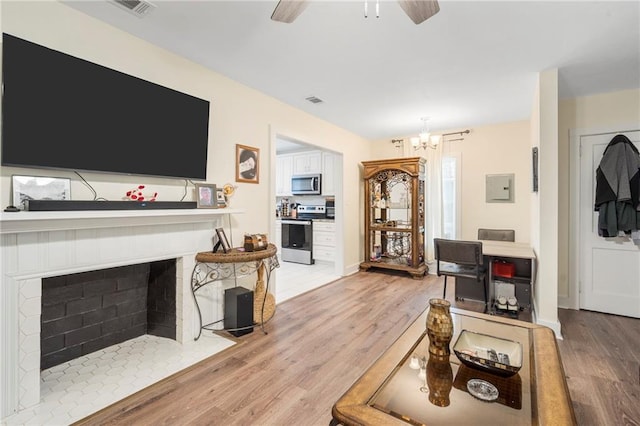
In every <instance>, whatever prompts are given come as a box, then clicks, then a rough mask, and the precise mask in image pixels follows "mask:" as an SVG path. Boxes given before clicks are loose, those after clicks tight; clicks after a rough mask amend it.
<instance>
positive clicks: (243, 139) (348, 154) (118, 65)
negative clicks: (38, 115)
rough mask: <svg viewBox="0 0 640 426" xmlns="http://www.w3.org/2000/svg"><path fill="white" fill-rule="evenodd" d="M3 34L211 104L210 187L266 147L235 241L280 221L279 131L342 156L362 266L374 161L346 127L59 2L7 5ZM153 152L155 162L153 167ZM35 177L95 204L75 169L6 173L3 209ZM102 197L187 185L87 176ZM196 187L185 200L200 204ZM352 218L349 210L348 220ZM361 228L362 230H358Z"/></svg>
mask: <svg viewBox="0 0 640 426" xmlns="http://www.w3.org/2000/svg"><path fill="white" fill-rule="evenodd" d="M0 7H1V8H2V9H1V10H2V15H1V16H2V29H3V30H4V31H6V32H8V33H11V34H13V35H15V36H18V37H22V38H25V39H28V40H30V41H33V42H35V43H38V44H42V45H45V46H47V47H50V48H53V49H56V50H60V51H63V52H65V53H69V54H71V55H74V56H78V57H80V58H83V59H87V60H89V61H92V62H96V63H98V64H101V65H105V66H108V67H110V68H114V69H117V70H119V71H122V72H125V73H128V74H131V75H134V76H137V77H140V78H143V79H146V80H149V81H152V82H154V83H158V84H161V85H164V86H167V87H170V88H173V89H176V90H179V91H182V92H186V93H188V94H192V95H194V96H198V97H200V98H203V99H207V100H209V101H210V102H211V118H210V123H209V158H208V175H207V181H208V182H212V183H218V184H223V183H226V182H233V181H234V179H235V166H234V161H235V144H237V143H239V144H245V145H250V146H254V147H258V148H260V152H261V156H260V160H261V166H260V183H259V184H258V185H256V184H246V183H239V184H237V185H238V189H237V191H236V193H235V195H234V196H233V198H232V200H231V206H232V207H234V208H241V209H245V210H246V213H245V214H240V215H235V216H234V217H233V220H232V225H233V229H234V231H233V240H234V242H236V244H237V242H239V241H240V238H241V234H242V233H243V232H268V230H269V229H270V226H271V224H272V222H273V216H274V215H273V213H272V212H273V210H272V208H271V207H272V205H273V203H274V202H275V201H274V200H275V198H274V197H272V196H271V195H272V194H273V193H274V190H273V188H272V187H274V185H275V184H274V182H273V181H272V178H271V177H272V173H271V169H272V167H271V160H272V153H273V152H274V149H275V148H273V147H272V146H271V144H272V139H273V133H274V132H277V133H278V134H280V135H286V136H289V137H293V138H295V139H298V140H301V141H305V142H309V143H313V144H316V145H319V146H323V147H325V148H327V149H330V150H333V151H335V152H338V153H341V154H342V155H343V164H344V170H343V175H344V179H343V182H342V187H343V195H344V200H345V208H344V210H343V217H342V220H348V221H349V223H350V226H345V227H344V235H343V237H344V247H345V248H344V253H345V259H344V264H345V266H349V265H357V263H358V262H359V261H360V257H361V256H360V245H361V244H360V241H361V238H360V237H361V233H360V228H361V226H360V221H361V219H359V218H361V217H362V215H361V214H358V215H355V214H354V213H353V212H354V211H359V209H360V203H359V202H358V200H359V198H360V192H361V191H360V184H359V183H360V174H359V167H358V164H359V162H360V161H361V160H363V159H367V157H368V156H369V143H368V142H367V141H366V140H364V139H362V138H360V137H358V136H356V135H354V134H352V133H350V132H347V131H345V130H343V129H341V128H338V127H336V126H334V125H331V124H329V123H327V122H324V121H322V120H319V119H317V118H315V117H313V116H311V115H309V114H306V113H304V112H302V111H300V110H297V109H295V108H292V107H290V106H287V105H285V104H283V103H281V102H279V101H277V100H275V99H273V98H270V97H268V96H266V95H264V94H261V93H259V92H257V91H255V90H253V89H250V88H248V87H246V86H243V85H241V84H238V83H236V82H234V81H232V80H230V79H228V78H226V77H223V76H221V75H219V74H217V73H214V72H211V71H210V70H207V69H205V68H204V67H202V66H200V65H197V64H195V63H193V62H191V61H189V60H187V59H184V58H182V57H180V56H177V55H175V54H173V53H170V52H168V51H166V50H163V49H161V48H159V47H156V46H154V45H152V44H149V43H147V42H145V41H142V40H141V39H138V38H136V37H133V36H131V35H129V34H127V33H125V32H122V31H120V30H117V29H115V28H113V27H111V26H109V25H107V24H105V23H102V22H100V21H98V20H95V19H93V18H91V17H88V16H87V15H85V14H83V13H81V12H78V11H76V10H75V9H72V8H69V7H68V6H65V5H64V4H62V3H59V2H2V3H1V6H0ZM151 156H152V153H150V158H149V161H151ZM15 173H21V174H29V175H44V176H59V177H70V178H72V189H71V191H72V197H73V198H74V199H79V200H83V199H91V198H92V195H91V193H90V191H89V190H88V189H87V188H86V187H85V186H84V185H82V184H81V182H80V181H79V179H78V178H77V176H75V175H74V174H73V173H70V172H68V171H58V170H54V171H51V170H37V169H17V168H8V167H3V168H2V177H1V182H0V188H1V203H2V205H3V206H6V205H8V204H9V202H10V195H9V192H10V187H11V184H10V177H11V175H12V174H15ZM83 176H84V177H85V178H86V179H87V180H88V181H89V182H90V183H91V184H92V185H93V186H94V187H95V189H96V190H97V192H98V195H99V196H100V197H105V198H107V199H110V200H118V199H121V197H122V196H123V195H124V193H125V192H126V190H127V189H130V188H131V186H132V185H138V184H146V185H147V186H148V187H149V189H150V190H153V191H157V192H159V200H167V201H175V200H179V199H180V198H181V197H182V194H183V191H184V181H182V180H175V179H160V178H149V177H140V176H123V175H111V174H98V173H88V172H87V173H83ZM193 199H194V198H193V188H192V187H190V188H189V192H188V195H187V198H186V200H193ZM345 212H349V215H348V216H347V215H346V214H345ZM354 222H357V225H358V226H353V225H352V224H354Z"/></svg>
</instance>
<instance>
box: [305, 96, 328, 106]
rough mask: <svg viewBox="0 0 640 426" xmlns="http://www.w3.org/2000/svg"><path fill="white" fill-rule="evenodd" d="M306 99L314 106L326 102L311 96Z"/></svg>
mask: <svg viewBox="0 0 640 426" xmlns="http://www.w3.org/2000/svg"><path fill="white" fill-rule="evenodd" d="M305 99H306V100H308V101H309V102H311V103H312V104H321V103H322V102H324V101H323V100H322V99H320V98H316V97H315V96H309V97H308V98H305Z"/></svg>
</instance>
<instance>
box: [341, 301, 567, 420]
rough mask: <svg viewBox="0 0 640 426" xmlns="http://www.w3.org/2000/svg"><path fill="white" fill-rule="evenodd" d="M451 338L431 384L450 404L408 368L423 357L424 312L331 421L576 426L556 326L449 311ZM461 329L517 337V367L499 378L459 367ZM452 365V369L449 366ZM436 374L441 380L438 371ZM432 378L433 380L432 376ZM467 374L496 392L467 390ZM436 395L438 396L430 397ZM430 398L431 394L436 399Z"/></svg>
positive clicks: (425, 345) (363, 378) (343, 401)
mask: <svg viewBox="0 0 640 426" xmlns="http://www.w3.org/2000/svg"><path fill="white" fill-rule="evenodd" d="M451 313H452V317H453V321H454V336H453V339H452V340H451V348H452V351H451V356H450V358H449V365H447V363H446V360H445V364H444V365H445V367H446V368H445V370H444V374H443V373H442V371H443V370H442V369H441V370H440V373H437V372H434V371H433V370H430V373H429V374H431V376H430V378H429V382H430V383H429V385H434V382H436V383H438V384H437V386H440V387H441V389H440V390H441V391H444V392H445V399H446V400H447V402H446V404H447V406H441V405H443V404H444V403H443V402H442V401H439V402H438V405H436V403H434V402H431V401H430V399H429V391H432V392H433V391H434V390H435V389H434V388H433V386H432V387H431V389H429V388H428V386H427V383H426V382H427V381H428V380H426V379H424V378H420V377H418V374H417V373H418V371H419V370H414V369H412V368H410V366H409V364H410V359H411V357H412V355H417V356H418V357H423V356H424V357H426V358H428V356H429V354H428V345H429V338H428V337H427V335H426V330H425V324H426V316H427V311H425V312H424V313H423V314H422V315H421V316H420V317H419V318H418V319H417V320H416V321H415V322H414V323H413V324H412V325H411V326H409V328H408V329H407V330H406V331H405V332H404V333H403V334H402V335H401V336H400V337H399V338H398V339H397V340H396V342H395V343H394V344H393V345H392V346H391V347H390V348H389V349H388V350H387V351H386V352H385V353H384V354H383V355H382V356H381V357H380V358H378V360H377V361H376V362H375V363H374V364H373V365H372V366H371V367H370V368H369V369H368V370H367V371H366V372H365V373H364V374H363V375H362V376H361V377H360V378H359V379H358V380H357V381H356V382H355V383H354V384H353V386H352V387H351V388H350V389H349V390H348V391H347V392H346V393H345V394H344V395H343V396H342V397H341V398H340V399H339V400H338V401H337V402H336V404H335V405H334V406H333V410H332V415H333V421H332V423H334V424H344V425H407V424H411V425H422V424H428V425H440V424H444V425H447V424H448V425H460V424H483V425H484V424H509V425H574V424H576V419H575V415H574V412H573V406H572V404H571V398H570V396H569V391H568V389H567V384H566V381H565V376H564V371H563V368H562V361H561V360H560V355H559V352H558V347H557V345H556V340H555V335H554V334H553V331H552V330H551V329H549V328H547V327H543V326H538V325H535V324H531V323H527V322H522V321H516V320H512V319H508V318H502V317H495V316H491V315H486V314H481V313H476V312H470V311H463V310H460V309H454V308H452V309H451ZM462 330H469V331H472V332H476V333H482V334H487V335H490V336H495V337H498V338H502V339H508V340H511V341H515V342H520V343H521V344H522V348H523V362H522V368H521V369H520V371H519V372H518V373H517V374H516V375H514V376H511V377H508V378H504V377H500V376H496V375H494V374H491V373H487V372H484V371H481V370H477V369H474V368H469V367H468V366H466V365H463V364H461V362H460V361H459V360H458V358H457V357H456V355H455V354H454V353H453V346H454V343H455V342H456V339H457V338H458V335H459V334H460V332H461V331H462ZM449 367H450V368H449ZM437 374H440V378H439V379H438V378H437V377H435V376H434V375H436V376H437ZM434 377H435V378H434ZM472 378H478V379H482V380H486V381H488V382H490V383H492V384H494V385H495V386H496V387H497V388H498V390H499V397H498V399H497V400H495V401H493V402H485V401H482V400H480V399H478V398H476V397H474V396H472V395H471V394H470V393H469V392H468V390H467V387H466V384H467V381H468V380H470V379H472ZM434 395H435V394H434ZM434 399H435V398H434Z"/></svg>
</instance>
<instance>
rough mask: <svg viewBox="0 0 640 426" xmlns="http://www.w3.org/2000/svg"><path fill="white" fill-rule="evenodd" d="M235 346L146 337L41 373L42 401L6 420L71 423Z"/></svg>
mask: <svg viewBox="0 0 640 426" xmlns="http://www.w3.org/2000/svg"><path fill="white" fill-rule="evenodd" d="M233 344H234V342H233V341H231V340H229V339H225V338H224V337H221V336H218V335H216V334H211V333H210V332H205V333H203V334H202V336H201V337H200V339H199V340H198V341H195V342H194V341H190V342H187V343H184V344H180V343H178V342H176V341H175V340H171V339H166V338H162V337H156V336H151V335H144V336H140V337H136V338H135V339H131V340H127V341H126V342H123V343H120V344H118V345H113V346H110V347H108V348H105V349H102V350H99V351H96V352H93V353H91V354H89V355H86V356H83V357H80V358H76V359H74V360H72V361H69V362H65V363H64V364H60V365H56V366H54V367H51V368H49V369H47V370H44V371H42V373H41V374H40V379H41V384H40V397H41V398H40V403H39V404H38V405H36V406H34V407H31V408H28V409H25V410H23V411H21V412H19V413H17V414H15V415H12V416H9V417H7V418H6V419H4V422H3V424H6V425H8V426H11V425H45V424H46V425H68V424H70V423H73V422H75V421H78V420H80V419H82V418H84V417H86V416H88V415H90V414H92V413H95V412H96V411H99V410H101V409H102V408H104V407H107V406H108V405H111V404H113V403H114V402H117V401H119V400H121V399H123V398H125V397H127V396H129V395H132V394H133V393H135V392H137V391H139V390H141V389H144V388H145V387H147V386H149V385H151V384H153V383H156V382H158V381H160V380H162V379H164V378H166V377H169V376H170V375H172V374H174V373H177V372H179V371H180V370H183V369H185V368H187V367H189V366H191V365H194V364H196V363H198V362H199V361H202V360H204V359H206V358H208V357H210V356H212V355H214V354H216V353H218V352H220V351H222V350H224V349H226V348H228V347H230V346H232V345H233Z"/></svg>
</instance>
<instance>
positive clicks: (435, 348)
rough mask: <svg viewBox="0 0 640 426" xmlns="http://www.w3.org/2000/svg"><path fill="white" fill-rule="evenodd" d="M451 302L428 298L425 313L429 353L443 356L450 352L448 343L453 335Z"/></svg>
mask: <svg viewBox="0 0 640 426" xmlns="http://www.w3.org/2000/svg"><path fill="white" fill-rule="evenodd" d="M450 307H451V303H450V302H448V301H446V300H444V299H430V300H429V313H428V314H427V336H429V353H430V354H432V355H434V356H437V357H440V358H443V357H448V356H449V355H450V354H451V350H450V349H449V343H451V338H452V337H453V320H452V319H451V312H449V308H450Z"/></svg>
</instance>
